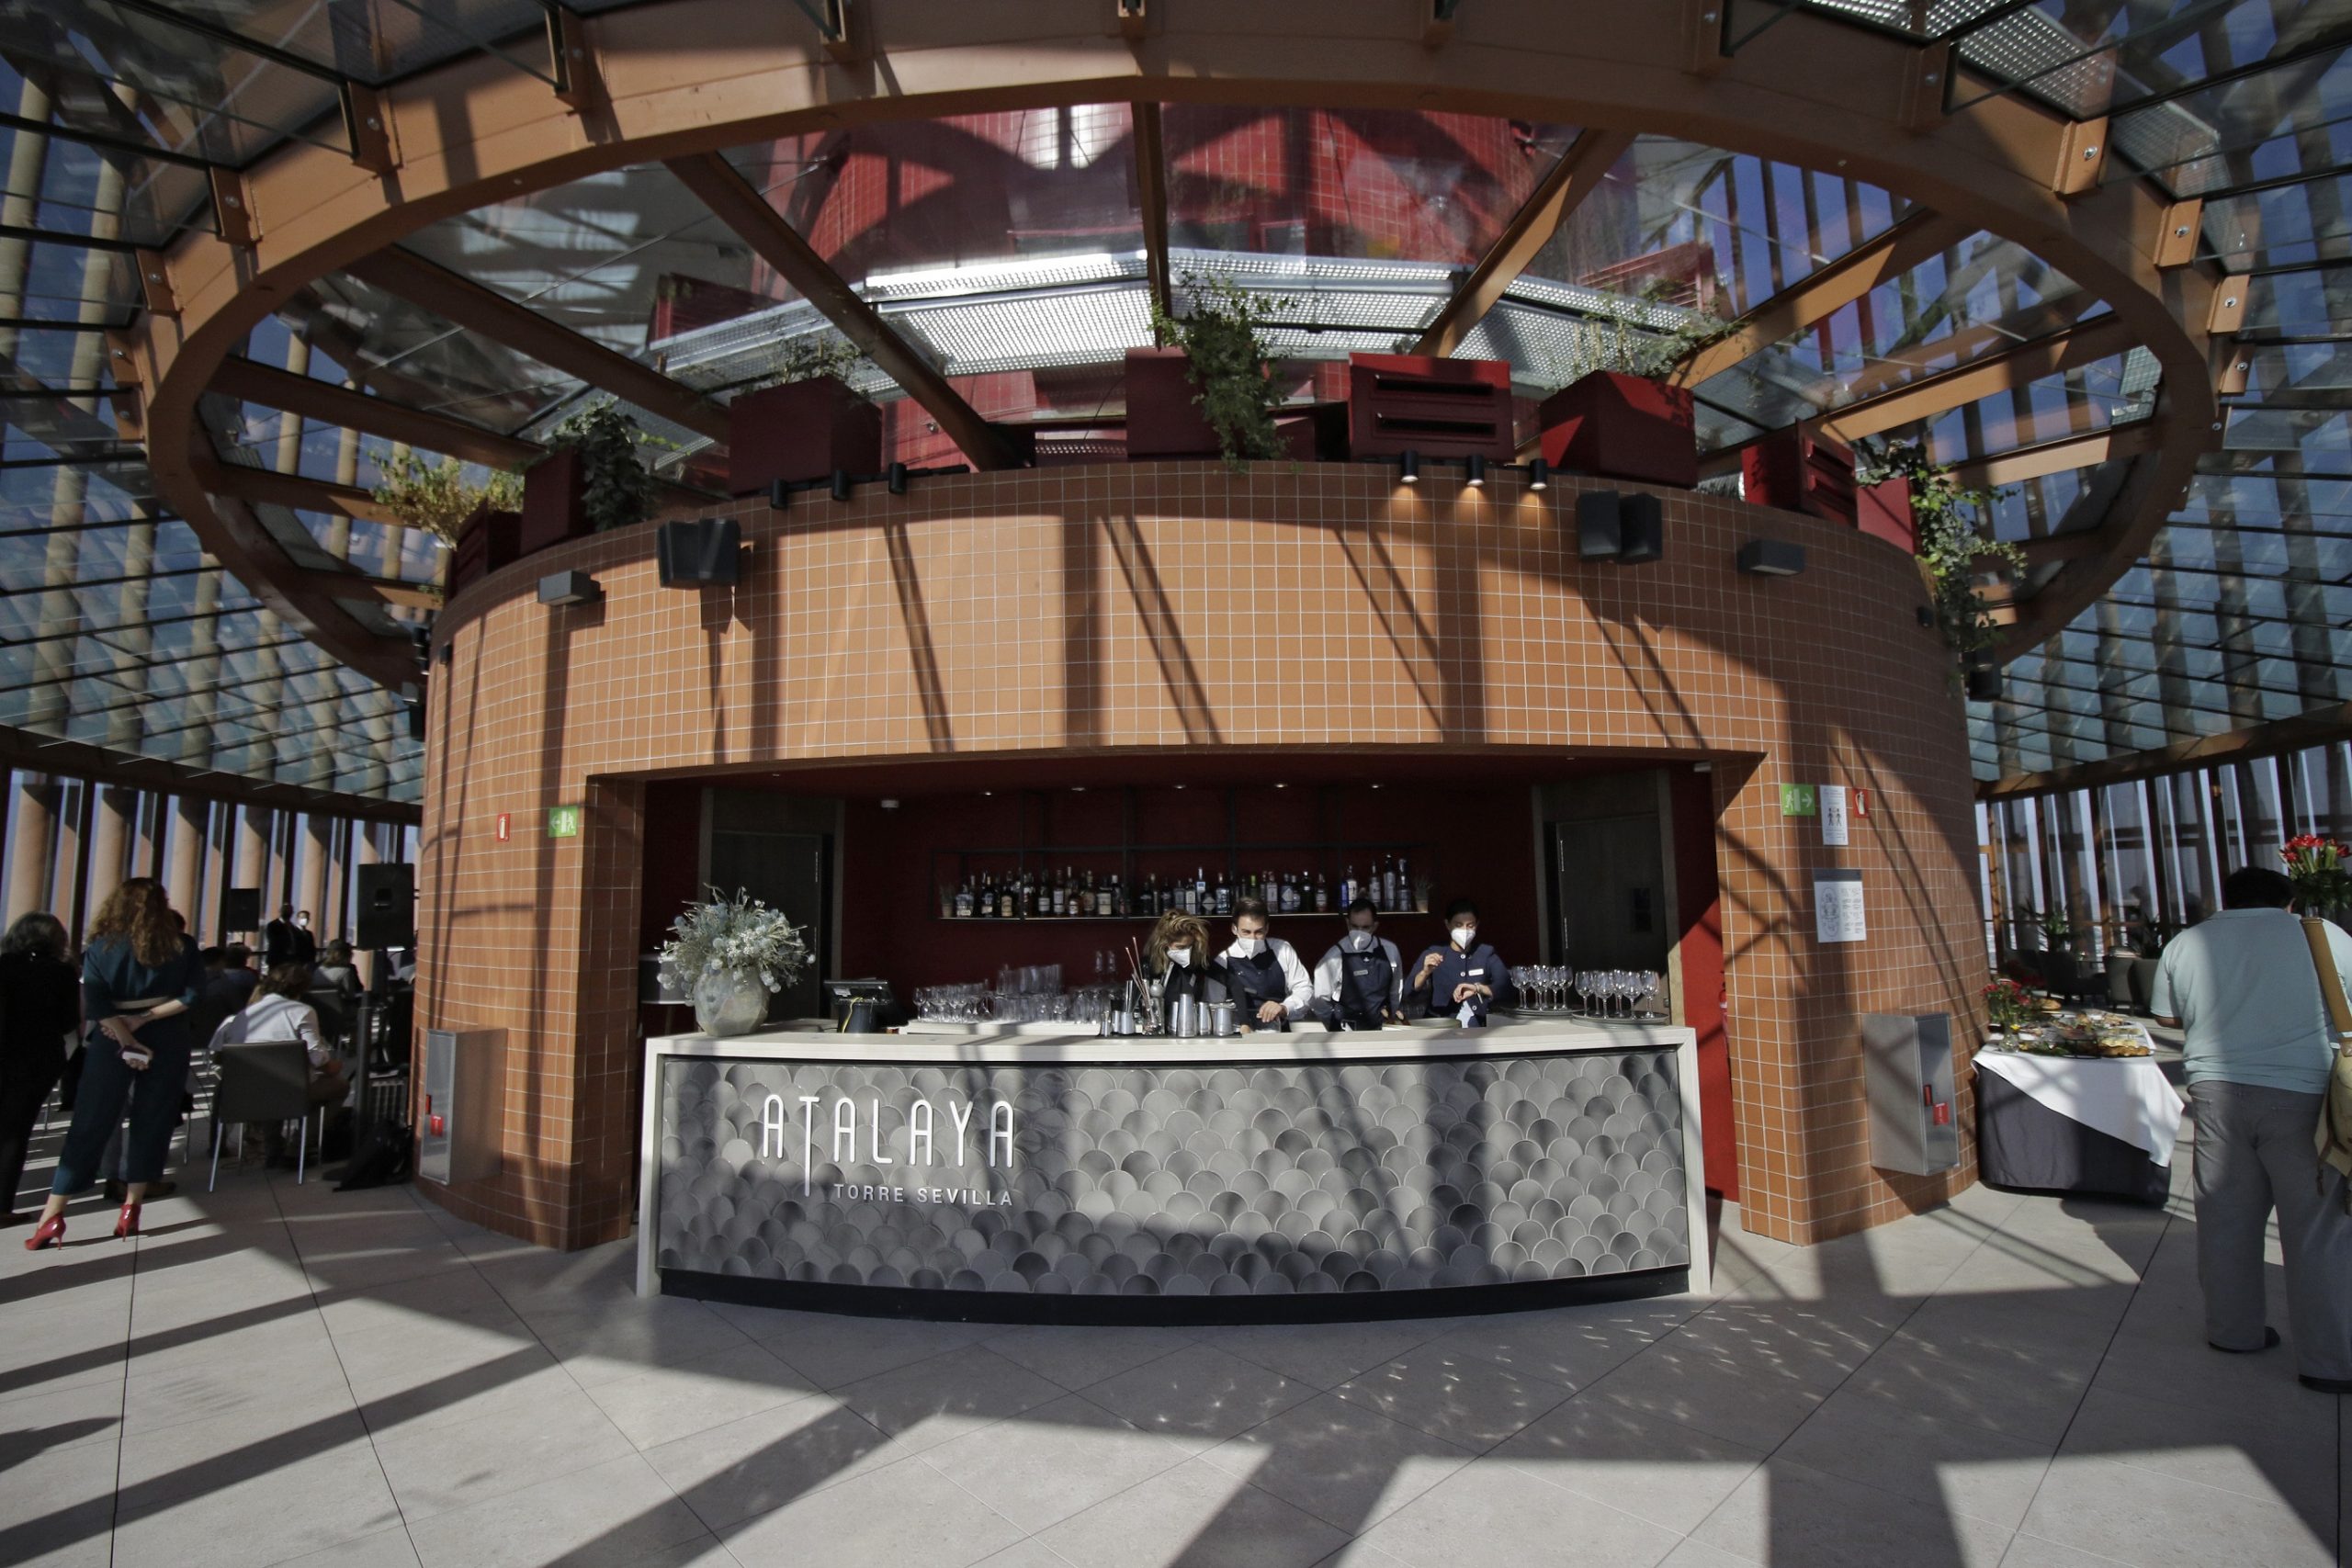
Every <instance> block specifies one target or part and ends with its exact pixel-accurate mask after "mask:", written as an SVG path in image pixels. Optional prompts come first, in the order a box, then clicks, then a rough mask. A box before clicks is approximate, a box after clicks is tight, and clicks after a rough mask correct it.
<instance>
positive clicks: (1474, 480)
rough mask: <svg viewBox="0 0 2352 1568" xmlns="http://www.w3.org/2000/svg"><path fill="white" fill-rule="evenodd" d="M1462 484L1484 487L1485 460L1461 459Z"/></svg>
mask: <svg viewBox="0 0 2352 1568" xmlns="http://www.w3.org/2000/svg"><path fill="white" fill-rule="evenodd" d="M1462 482H1463V483H1464V484H1466V485H1473V486H1477V485H1484V484H1485V483H1486V482H1487V459H1485V458H1484V457H1464V458H1463V459H1462Z"/></svg>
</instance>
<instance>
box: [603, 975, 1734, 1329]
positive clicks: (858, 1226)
mask: <svg viewBox="0 0 2352 1568" xmlns="http://www.w3.org/2000/svg"><path fill="white" fill-rule="evenodd" d="M947 1027H949V1028H953V1027H954V1026H947ZM1696 1072H1697V1067H1696V1045H1695V1036H1694V1035H1693V1034H1692V1032H1691V1031H1690V1030H1688V1029H1679V1028H1668V1027H1662V1026H1660V1027H1652V1026H1646V1025H1637V1024H1632V1023H1623V1024H1608V1023H1602V1022H1599V1021H1532V1020H1529V1021H1498V1023H1497V1024H1496V1025H1495V1026H1494V1027H1492V1028H1488V1029H1482V1030H1464V1029H1453V1028H1437V1027H1412V1028H1400V1029H1390V1030H1386V1031H1383V1032H1378V1033H1342V1034H1334V1033H1328V1032H1321V1031H1315V1032H1305V1033H1294V1034H1277V1035H1255V1036H1249V1037H1244V1038H1239V1039H1225V1040H1168V1039H1160V1038H1150V1037H1145V1038H1130V1039H1103V1038H1097V1037H1094V1036H1091V1035H1086V1036H1077V1035H1070V1034H1023V1033H1016V1032H1012V1031H1009V1030H1003V1031H1000V1030H982V1031H976V1032H969V1033H964V1032H957V1033H943V1034H925V1033H911V1032H910V1033H904V1034H837V1033H831V1032H818V1031H816V1030H814V1029H811V1030H809V1031H807V1032H800V1031H790V1030H787V1031H783V1032H770V1033H763V1034H753V1035H744V1036H739V1037H735V1038H731V1039H713V1038H712V1037H710V1036H708V1035H702V1034H685V1035H668V1036H661V1037H657V1038H654V1039H650V1040H648V1041H647V1042H646V1081H647V1086H648V1088H647V1093H646V1096H645V1107H646V1112H645V1123H644V1133H643V1148H642V1155H643V1161H644V1167H643V1173H642V1182H641V1186H640V1189H639V1224H638V1288H639V1292H642V1293H645V1294H653V1293H657V1292H668V1293H673V1294H680V1295H688V1296H697V1297H703V1298H706V1299H711V1300H723V1301H730V1302H737V1303H752V1304H759V1305H767V1306H779V1307H794V1308H801V1309H814V1310H820V1311H831V1312H850V1313H865V1314H889V1315H907V1316H922V1317H939V1318H967V1319H987V1320H998V1321H1041V1322H1091V1323H1204V1322H1217V1323H1247V1322H1278V1321H1301V1320H1318V1319H1335V1318H1348V1317H1395V1316H1410V1315H1423V1314H1430V1315H1435V1314H1454V1313H1462V1312H1482V1311H1497V1310H1509V1309H1512V1308H1517V1307H1528V1306H1537V1305H1550V1304H1556V1303H1561V1302H1564V1301H1573V1300H1592V1299H1607V1298H1615V1297H1623V1296H1627V1295H1639V1294H1658V1293H1664V1292H1672V1291H1678V1290H1682V1289H1685V1288H1692V1289H1704V1288H1705V1287H1706V1284H1707V1275H1708V1265H1707V1249H1706V1245H1705V1237H1706V1227H1705V1194H1704V1192H1703V1190H1702V1188H1701V1185H1700V1184H1699V1183H1698V1182H1696V1181H1694V1180H1692V1179H1691V1173H1692V1172H1695V1171H1696V1170H1698V1169H1699V1168H1700V1163H1701V1156H1700V1147H1701V1145H1700V1130H1699V1116H1698V1107H1699V1096H1698V1087H1697V1076H1696Z"/></svg>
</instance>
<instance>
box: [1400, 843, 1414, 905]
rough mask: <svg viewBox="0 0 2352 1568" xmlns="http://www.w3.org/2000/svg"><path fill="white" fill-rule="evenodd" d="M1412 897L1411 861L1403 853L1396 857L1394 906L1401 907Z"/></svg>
mask: <svg viewBox="0 0 2352 1568" xmlns="http://www.w3.org/2000/svg"><path fill="white" fill-rule="evenodd" d="M1411 897H1413V863H1412V862H1411V861H1408V860H1407V859H1406V858H1405V857H1404V856H1403V855H1398V856H1397V908H1400V909H1401V908H1404V907H1405V905H1406V903H1407V902H1408V900H1409V899H1411Z"/></svg>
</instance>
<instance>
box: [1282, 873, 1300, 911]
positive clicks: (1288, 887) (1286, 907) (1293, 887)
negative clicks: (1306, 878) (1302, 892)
mask: <svg viewBox="0 0 2352 1568" xmlns="http://www.w3.org/2000/svg"><path fill="white" fill-rule="evenodd" d="M1298 886H1299V879H1298V877H1297V876H1295V875H1291V876H1285V877H1283V913H1284V914H1286V915H1295V914H1297V913H1298V911H1299V906H1300V899H1299V897H1298Z"/></svg>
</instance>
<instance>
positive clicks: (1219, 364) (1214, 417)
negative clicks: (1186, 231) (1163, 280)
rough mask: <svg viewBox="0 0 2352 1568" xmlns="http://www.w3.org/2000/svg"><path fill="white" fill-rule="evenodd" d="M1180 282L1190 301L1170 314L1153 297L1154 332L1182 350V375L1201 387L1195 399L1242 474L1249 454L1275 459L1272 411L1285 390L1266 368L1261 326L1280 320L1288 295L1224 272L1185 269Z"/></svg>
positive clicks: (1278, 450)
mask: <svg viewBox="0 0 2352 1568" xmlns="http://www.w3.org/2000/svg"><path fill="white" fill-rule="evenodd" d="M1181 287H1182V289H1183V291H1184V294H1185V295H1186V297H1187V301H1188V302H1187V304H1186V306H1185V310H1184V314H1183V315H1182V316H1171V315H1170V314H1168V312H1166V311H1165V310H1161V309H1160V308H1159V305H1158V304H1157V303H1154V304H1153V306H1152V308H1151V328H1152V334H1153V336H1154V337H1156V338H1157V339H1158V340H1159V343H1160V344H1162V345H1163V346H1172V347H1176V348H1181V349H1182V350H1183V351H1184V357H1185V360H1186V362H1187V368H1186V371H1185V374H1186V376H1187V377H1189V378H1190V379H1191V380H1192V383H1193V386H1195V387H1197V388H1198V389H1199V391H1198V392H1197V393H1195V394H1194V396H1193V401H1194V402H1196V403H1198V404H1200V405H1201V413H1202V416H1203V417H1204V418H1205V419H1206V420H1207V421H1208V422H1209V428H1210V429H1212V430H1214V431H1216V441H1217V450H1218V451H1219V452H1220V453H1222V454H1223V456H1224V457H1225V466H1226V467H1227V468H1230V469H1232V470H1233V471H1234V472H1236V473H1240V472H1243V471H1244V470H1246V469H1247V468H1249V466H1250V459H1251V458H1253V457H1280V456H1281V455H1282V441H1281V438H1280V437H1279V436H1278V435H1277V434H1275V432H1274V410H1276V409H1277V408H1279V407H1281V406H1282V401H1283V396H1282V393H1281V391H1280V390H1279V389H1277V388H1276V387H1275V385H1274V382H1273V379H1272V377H1271V376H1270V375H1268V373H1267V366H1266V362H1267V360H1268V359H1269V358H1270V357H1271V353H1270V351H1269V349H1268V347H1267V344H1266V333H1265V329H1266V328H1267V327H1268V326H1269V325H1271V324H1272V323H1273V322H1275V321H1280V320H1281V319H1282V318H1283V314H1284V313H1285V312H1287V311H1288V310H1289V309H1290V307H1291V301H1290V300H1289V299H1284V298H1280V297H1275V298H1269V297H1267V296H1265V295H1262V294H1257V293H1253V292H1251V291H1250V290H1248V289H1244V288H1236V287H1235V286H1234V283H1233V280H1232V279H1231V278H1227V277H1205V278H1204V277H1202V276H1198V275H1196V274H1192V273H1187V274H1186V275H1185V276H1184V277H1183V278H1182V280H1181Z"/></svg>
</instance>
